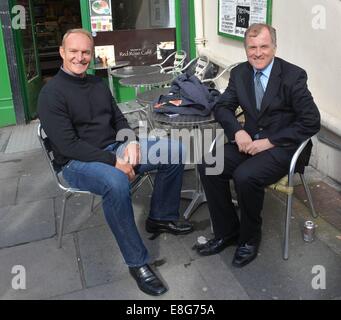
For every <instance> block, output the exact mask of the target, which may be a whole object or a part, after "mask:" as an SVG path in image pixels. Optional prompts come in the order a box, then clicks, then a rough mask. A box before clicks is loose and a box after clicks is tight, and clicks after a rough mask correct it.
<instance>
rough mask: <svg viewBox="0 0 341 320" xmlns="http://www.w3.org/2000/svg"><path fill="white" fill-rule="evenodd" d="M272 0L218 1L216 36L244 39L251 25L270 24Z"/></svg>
mask: <svg viewBox="0 0 341 320" xmlns="http://www.w3.org/2000/svg"><path fill="white" fill-rule="evenodd" d="M271 10H272V0H219V10H218V34H219V35H221V36H225V37H230V38H233V39H237V40H243V39H244V33H245V31H246V29H247V28H248V27H249V26H250V25H251V24H253V23H268V24H271Z"/></svg>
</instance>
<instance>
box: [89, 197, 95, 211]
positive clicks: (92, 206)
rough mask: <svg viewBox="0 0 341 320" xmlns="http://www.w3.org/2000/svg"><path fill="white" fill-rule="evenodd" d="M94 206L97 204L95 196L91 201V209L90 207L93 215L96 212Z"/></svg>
mask: <svg viewBox="0 0 341 320" xmlns="http://www.w3.org/2000/svg"><path fill="white" fill-rule="evenodd" d="M94 204H95V195H93V196H92V199H91V207H90V212H91V213H92V212H93V211H94Z"/></svg>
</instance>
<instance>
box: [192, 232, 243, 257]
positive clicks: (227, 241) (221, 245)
mask: <svg viewBox="0 0 341 320" xmlns="http://www.w3.org/2000/svg"><path fill="white" fill-rule="evenodd" d="M238 236H239V235H238V234H234V235H232V236H230V237H224V238H213V239H211V240H208V241H207V242H206V243H205V244H202V245H198V246H196V250H197V252H198V254H200V255H201V256H210V255H212V254H217V253H219V252H221V251H223V250H224V249H225V248H226V247H228V246H230V245H232V244H236V243H237V240H238Z"/></svg>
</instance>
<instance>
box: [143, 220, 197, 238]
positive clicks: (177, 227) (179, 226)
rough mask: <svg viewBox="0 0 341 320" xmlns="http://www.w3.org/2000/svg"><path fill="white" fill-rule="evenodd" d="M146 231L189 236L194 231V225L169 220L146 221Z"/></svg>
mask: <svg viewBox="0 0 341 320" xmlns="http://www.w3.org/2000/svg"><path fill="white" fill-rule="evenodd" d="M146 231H147V232H149V233H157V234H159V233H162V232H168V233H172V234H176V235H178V234H187V233H190V232H192V231H193V225H192V224H191V223H189V222H178V221H169V220H154V219H151V218H148V219H147V220H146Z"/></svg>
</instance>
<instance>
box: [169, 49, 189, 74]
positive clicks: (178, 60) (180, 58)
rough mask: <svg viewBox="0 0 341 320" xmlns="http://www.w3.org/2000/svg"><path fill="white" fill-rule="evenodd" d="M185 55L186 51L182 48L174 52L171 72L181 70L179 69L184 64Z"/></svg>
mask: <svg viewBox="0 0 341 320" xmlns="http://www.w3.org/2000/svg"><path fill="white" fill-rule="evenodd" d="M186 57H187V53H186V52H185V51H184V50H179V51H177V52H176V53H175V57H174V63H173V70H172V71H173V72H181V69H182V68H183V66H184V63H185V60H186Z"/></svg>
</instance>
